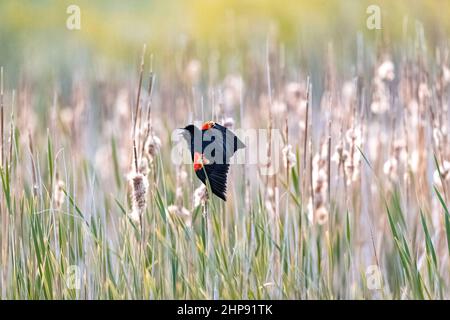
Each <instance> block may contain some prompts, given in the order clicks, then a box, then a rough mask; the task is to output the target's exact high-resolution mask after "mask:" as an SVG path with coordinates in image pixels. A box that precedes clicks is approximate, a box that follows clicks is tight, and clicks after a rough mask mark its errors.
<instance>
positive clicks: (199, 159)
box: [194, 152, 209, 171]
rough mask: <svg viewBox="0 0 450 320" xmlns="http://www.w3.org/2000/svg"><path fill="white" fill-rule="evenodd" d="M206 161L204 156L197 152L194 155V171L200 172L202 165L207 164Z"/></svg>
mask: <svg viewBox="0 0 450 320" xmlns="http://www.w3.org/2000/svg"><path fill="white" fill-rule="evenodd" d="M208 163H209V161H208V159H205V157H204V155H203V154H202V153H199V152H195V153H194V171H198V170H201V169H202V168H203V165H205V164H208Z"/></svg>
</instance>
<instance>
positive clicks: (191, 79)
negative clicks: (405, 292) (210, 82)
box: [185, 59, 202, 85]
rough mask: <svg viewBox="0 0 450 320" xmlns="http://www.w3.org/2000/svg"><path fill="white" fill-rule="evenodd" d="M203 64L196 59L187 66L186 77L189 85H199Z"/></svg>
mask: <svg viewBox="0 0 450 320" xmlns="http://www.w3.org/2000/svg"><path fill="white" fill-rule="evenodd" d="M201 71H202V64H201V63H200V61H198V60H196V59H192V60H191V61H189V63H188V64H187V66H186V70H185V76H186V81H188V83H189V84H191V85H194V84H197V83H198V81H199V80H200V75H201Z"/></svg>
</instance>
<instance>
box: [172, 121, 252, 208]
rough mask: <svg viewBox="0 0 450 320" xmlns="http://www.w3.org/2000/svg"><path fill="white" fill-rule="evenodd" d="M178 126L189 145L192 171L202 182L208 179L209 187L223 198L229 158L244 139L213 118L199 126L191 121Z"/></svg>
mask: <svg viewBox="0 0 450 320" xmlns="http://www.w3.org/2000/svg"><path fill="white" fill-rule="evenodd" d="M180 129H181V130H183V131H182V135H183V138H184V139H185V140H186V141H187V143H188V146H189V148H190V152H191V158H192V161H193V162H194V171H195V174H196V175H197V177H198V178H199V179H200V180H201V181H202V182H203V183H204V184H205V185H206V180H208V182H209V185H210V186H211V191H212V192H213V193H214V194H215V195H216V196H218V197H219V198H221V199H223V200H224V201H226V190H227V174H228V169H229V166H230V164H229V161H230V158H231V157H232V156H233V154H234V153H235V152H236V151H237V150H239V149H242V148H244V147H245V145H244V143H243V142H242V141H241V140H239V138H238V137H236V136H235V135H234V133H233V132H231V131H230V130H228V129H227V128H225V127H224V126H221V125H220V124H218V123H216V122H214V121H208V122H206V123H204V124H203V125H202V127H201V129H199V128H197V127H196V126H194V125H193V124H190V125H188V126H186V127H184V128H180Z"/></svg>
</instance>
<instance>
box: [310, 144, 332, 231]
mask: <svg viewBox="0 0 450 320" xmlns="http://www.w3.org/2000/svg"><path fill="white" fill-rule="evenodd" d="M327 164H328V145H327V144H326V143H322V144H321V147H320V151H319V152H318V153H317V154H316V155H315V156H314V158H313V160H312V188H313V194H314V202H312V201H311V207H310V208H309V209H310V210H312V213H310V215H309V216H310V217H312V219H313V222H317V223H319V224H324V223H326V222H327V221H328V210H327V208H326V207H325V201H326V199H327V190H328V169H327Z"/></svg>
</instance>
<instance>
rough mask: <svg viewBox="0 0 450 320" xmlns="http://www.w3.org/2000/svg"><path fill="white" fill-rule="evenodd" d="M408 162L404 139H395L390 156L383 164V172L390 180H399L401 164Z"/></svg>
mask: <svg viewBox="0 0 450 320" xmlns="http://www.w3.org/2000/svg"><path fill="white" fill-rule="evenodd" d="M404 162H406V144H405V142H404V141H403V140H395V141H394V142H393V144H392V152H391V155H390V158H389V159H388V160H387V161H386V162H385V163H384V165H383V172H384V174H385V175H386V176H387V177H388V178H389V180H390V182H397V181H398V178H399V174H398V171H399V166H400V164H401V163H404Z"/></svg>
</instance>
